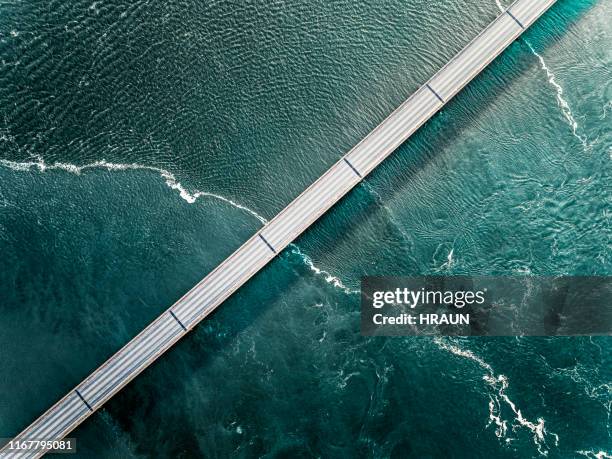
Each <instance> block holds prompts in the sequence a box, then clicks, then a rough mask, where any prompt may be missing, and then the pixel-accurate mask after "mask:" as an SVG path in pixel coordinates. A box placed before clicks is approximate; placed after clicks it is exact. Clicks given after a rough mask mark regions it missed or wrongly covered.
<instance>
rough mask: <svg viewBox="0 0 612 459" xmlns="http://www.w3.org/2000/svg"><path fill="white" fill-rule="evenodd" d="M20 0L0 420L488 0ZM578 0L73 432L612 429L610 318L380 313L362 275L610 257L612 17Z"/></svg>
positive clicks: (252, 217) (7, 428) (317, 164)
mask: <svg viewBox="0 0 612 459" xmlns="http://www.w3.org/2000/svg"><path fill="white" fill-rule="evenodd" d="M470 3H471V4H470V5H465V4H464V3H463V2H459V1H456V0H452V1H445V2H440V3H435V2H424V1H421V2H411V3H409V4H406V3H404V2H399V1H394V0H389V1H386V2H379V3H377V5H375V6H372V5H371V4H367V3H366V2H355V1H352V2H349V1H340V2H323V1H320V2H314V1H309V2H299V3H298V2H295V3H285V2H274V3H268V4H263V3H255V2H243V3H239V4H237V5H235V4H232V5H230V4H228V3H222V2H212V3H209V4H206V5H204V4H200V3H198V2H189V1H184V2H175V1H170V2H156V1H149V2H115V3H108V2H105V1H98V2H93V3H91V2H84V3H83V2H78V1H75V2H67V3H61V2H57V1H52V2H42V1H28V2H15V3H13V2H3V3H0V101H1V103H0V116H1V121H0V158H1V162H0V254H1V256H0V286H1V287H2V289H1V290H0V291H2V297H1V301H0V308H2V310H1V313H2V317H3V319H4V320H3V321H2V322H1V323H0V355H1V356H2V362H3V365H2V366H1V367H0V394H2V395H1V396H0V436H12V435H14V434H16V433H17V432H18V431H19V430H20V429H21V428H22V427H24V426H25V425H26V424H27V423H28V422H30V421H31V420H32V419H34V418H35V417H36V416H37V415H38V414H40V413H41V412H42V411H43V410H44V409H46V408H47V407H48V406H49V405H50V404H52V403H53V402H55V401H56V400H57V399H58V398H59V397H61V396H62V395H63V394H64V393H65V392H67V391H68V390H70V389H71V388H72V387H73V386H74V385H75V384H76V383H78V382H79V381H80V380H81V379H82V378H83V377H84V376H86V375H87V374H88V373H89V372H90V371H91V370H93V369H94V368H95V367H96V366H97V365H98V364H99V363H101V362H102V361H104V360H105V359H106V358H107V357H108V356H110V355H111V354H112V353H113V352H114V351H115V350H117V349H118V348H119V347H120V346H121V345H122V344H124V343H125V342H126V341H128V340H129V339H130V338H131V337H132V336H133V335H134V334H135V333H137V332H138V331H139V330H140V329H141V328H142V327H143V326H145V325H146V324H147V323H148V322H149V321H150V320H152V319H153V318H154V317H156V316H157V315H158V314H159V313H160V312H161V311H162V310H164V309H165V308H166V307H167V306H169V305H170V304H172V303H173V302H174V301H175V300H176V299H177V298H179V297H180V296H181V295H182V293H184V292H185V291H186V290H188V289H189V288H190V287H191V286H192V285H193V284H194V283H195V282H196V281H197V280H199V279H200V278H201V277H203V275H205V274H206V273H207V272H208V271H210V270H211V269H212V268H214V266H216V264H217V263H219V262H220V261H221V260H223V259H224V258H225V257H226V256H227V255H229V254H230V253H231V252H232V251H233V250H234V249H235V248H237V247H238V246H239V245H240V244H241V243H242V242H243V241H244V240H245V239H246V238H247V237H249V236H250V235H251V234H252V233H253V232H254V231H255V230H256V229H258V228H259V227H260V226H261V225H262V222H263V221H265V220H266V219H268V218H271V217H272V216H273V215H274V214H275V213H276V212H278V211H279V210H280V209H281V208H282V207H283V206H284V205H285V204H287V203H288V202H289V201H290V200H291V199H292V198H293V197H294V196H296V195H297V194H298V193H299V192H300V191H302V190H303V189H304V188H305V187H306V186H307V185H308V184H310V183H311V182H312V181H313V180H314V179H315V178H316V177H318V176H319V175H320V173H321V172H323V171H324V170H325V169H326V168H327V167H328V166H329V165H330V164H331V163H333V162H334V161H335V160H336V159H337V158H338V157H339V156H340V155H341V154H342V153H343V152H344V151H346V150H348V149H349V148H350V147H351V146H352V145H354V144H355V143H356V142H357V141H359V140H360V139H361V138H362V137H363V136H364V135H365V134H366V133H367V132H369V130H371V129H372V128H373V127H374V126H375V125H376V124H377V123H378V122H379V121H380V120H382V119H383V118H384V117H385V116H386V115H387V114H388V113H389V112H390V111H391V110H392V109H393V108H394V107H395V106H397V105H398V104H399V103H401V101H402V100H403V99H405V98H406V97H407V96H408V95H409V94H410V93H411V92H413V91H414V90H415V89H416V88H417V87H418V86H419V85H420V84H421V83H422V82H423V81H424V80H425V79H426V78H427V77H428V76H430V75H431V74H432V73H433V72H435V70H436V69H437V68H439V67H440V66H441V65H442V64H443V63H444V62H445V61H446V60H447V59H448V58H450V57H451V56H452V55H453V54H454V53H455V52H457V51H458V50H459V49H461V47H462V46H463V45H465V44H466V43H467V42H468V41H469V39H470V38H472V37H473V36H474V35H476V34H477V33H478V31H479V30H480V29H481V28H483V27H484V26H485V25H486V24H487V23H488V22H489V21H490V20H492V19H493V18H494V17H495V15H496V14H497V12H498V7H497V5H496V4H495V2H494V1H491V2H470ZM611 14H612V5H611V4H610V2H606V1H599V2H596V1H572V0H560V1H559V2H558V4H557V5H556V6H554V7H553V8H552V9H551V11H549V12H548V13H547V14H546V16H544V17H543V18H542V19H541V20H540V21H539V22H538V23H537V24H536V25H535V26H534V28H533V29H531V30H530V31H528V32H527V33H526V34H525V36H524V37H523V38H521V39H520V40H519V41H517V42H516V43H514V44H513V45H512V46H511V47H510V48H509V49H508V50H507V52H505V53H504V54H503V56H501V57H500V58H499V59H498V60H496V61H495V63H494V64H493V65H492V66H491V67H490V68H489V69H487V70H486V71H485V72H484V73H483V74H482V75H481V76H479V77H478V78H477V80H476V81H475V82H474V83H473V84H471V85H470V86H468V87H467V88H466V90H465V91H464V92H463V93H462V94H460V95H459V96H458V97H457V98H456V99H455V100H454V101H452V102H451V103H450V104H449V105H448V106H447V107H446V108H445V109H444V110H443V111H442V112H441V113H440V114H438V115H437V116H436V117H434V119H432V120H431V121H430V122H429V123H427V125H426V126H425V127H424V128H423V129H421V130H420V131H419V132H418V133H417V134H415V135H414V136H413V137H412V139H411V140H410V141H409V142H407V143H406V144H405V145H403V146H402V147H401V148H400V149H399V150H398V151H397V152H396V153H395V154H394V155H393V156H392V157H391V158H390V159H389V160H387V161H386V162H385V163H384V164H383V165H382V166H381V167H380V168H379V169H377V170H376V171H375V172H374V173H373V174H372V175H371V176H370V177H368V179H367V180H366V181H365V183H364V184H362V185H360V186H359V187H358V188H357V189H355V190H354V191H353V192H351V193H350V195H349V196H347V197H346V198H345V199H344V200H343V201H342V202H341V203H340V204H339V205H338V206H336V207H335V208H334V209H333V210H332V211H331V212H330V213H329V214H327V215H326V216H324V217H323V218H322V219H321V220H320V221H319V222H318V223H317V224H316V225H315V226H313V228H312V229H311V230H309V231H308V232H307V233H306V234H305V235H304V236H302V237H301V238H300V239H299V240H298V241H297V243H296V245H294V246H291V247H290V248H289V249H288V250H287V251H285V252H284V253H283V254H282V255H281V256H280V257H279V258H278V259H276V260H275V261H274V262H272V263H271V265H270V266H269V267H267V268H266V269H265V270H264V271H263V272H262V273H260V274H259V275H257V276H256V277H255V278H254V279H253V280H252V281H251V282H249V283H248V284H247V285H246V286H245V287H244V288H243V289H242V290H240V291H239V292H238V293H237V294H236V295H234V296H233V297H232V298H230V300H228V301H227V302H226V304H224V305H223V307H222V308H220V309H219V310H218V312H216V313H215V314H214V315H213V317H211V318H210V319H208V320H206V321H205V322H204V323H202V324H201V325H200V326H199V327H198V328H197V329H196V330H195V331H194V332H192V333H191V334H190V335H189V337H187V338H186V339H184V340H183V341H182V342H180V343H179V344H178V345H177V346H176V347H175V348H174V349H172V350H171V351H170V352H169V353H168V354H167V355H166V356H165V357H164V358H163V359H161V360H160V361H159V362H158V363H156V364H155V365H154V366H153V367H152V368H150V369H149V370H148V371H147V372H146V373H144V374H143V375H142V376H140V377H139V378H138V379H137V380H136V381H134V382H133V383H132V384H131V385H130V386H128V387H127V388H126V389H124V390H123V391H122V392H121V393H120V394H119V395H117V396H116V397H115V398H114V399H113V400H112V401H111V402H109V403H108V404H107V405H106V407H105V408H104V409H103V410H101V411H100V412H98V413H96V414H94V415H93V416H92V417H91V418H90V419H89V420H88V421H87V422H86V423H85V424H84V425H82V426H81V427H79V428H78V429H77V431H75V433H74V435H75V436H76V437H77V438H78V449H79V451H80V452H79V454H78V456H80V457H109V458H110V457H169V458H170V457H172V458H174V457H197V456H205V457H227V456H230V455H236V456H241V457H253V456H262V455H267V456H272V457H289V456H291V457H294V456H304V457H310V456H324V457H350V456H364V457H441V456H449V457H539V456H548V457H564V458H565V457H597V454H599V457H607V456H606V454H607V455H608V456H610V455H612V446H611V445H612V440H611V434H612V433H611V425H610V423H611V418H610V416H611V409H612V398H611V395H612V393H611V392H612V372H611V370H610V369H611V368H612V361H611V360H612V359H611V358H610V350H611V343H610V340H609V339H608V338H588V337H585V338H571V339H568V338H548V339H546V338H541V339H534V338H516V339H440V340H435V339H422V338H418V339H413V338H376V339H366V338H364V337H361V336H360V335H359V297H358V295H357V294H356V293H355V291H356V289H357V288H358V285H359V279H360V277H361V276H362V275H366V274H367V275H374V274H396V275H410V274H429V273H442V274H445V273H448V274H513V273H516V274H519V273H533V274H557V273H563V274H598V275H609V274H612V229H611V228H612V226H611V224H610V223H611V222H610V220H611V218H612V214H611V210H610V203H611V201H612V187H611V185H610V184H611V178H612V156H611V155H612V150H611V146H612V130H611V126H612V124H611V123H610V120H611V119H612V118H611V117H612V105H611V102H610V101H611V100H612V83H611V82H612V78H611V77H612V75H611V73H612V70H610V69H611V68H612V67H611V65H610V64H611V61H612V51H611V48H610V46H609V43H610V40H611V38H612V37H611V35H612V30H611V26H610V23H609V20H608V18H609V17H610V16H611Z"/></svg>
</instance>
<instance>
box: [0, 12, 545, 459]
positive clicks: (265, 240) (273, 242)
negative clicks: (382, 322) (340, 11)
mask: <svg viewBox="0 0 612 459" xmlns="http://www.w3.org/2000/svg"><path fill="white" fill-rule="evenodd" d="M555 1H556V0H517V1H515V2H514V3H513V4H512V5H511V6H510V7H509V8H507V9H506V10H505V11H504V12H503V13H502V14H500V15H499V16H498V17H497V18H496V19H495V20H494V21H493V22H492V23H491V24H489V25H488V26H487V27H486V28H485V29H484V30H483V31H482V32H481V33H480V34H479V35H478V36H476V37H475V38H474V39H473V40H472V41H471V42H470V43H469V44H468V45H467V46H466V47H465V48H463V50H461V51H460V52H459V53H458V54H457V55H456V56H455V57H454V58H452V59H451V60H450V61H449V62H448V63H447V64H446V65H445V66H444V67H442V68H441V69H440V70H439V71H438V72H437V73H436V74H435V75H434V76H433V77H431V78H430V79H429V81H427V82H426V83H425V84H423V86H421V87H420V88H419V89H418V90H417V91H416V92H415V93H413V94H412V95H411V96H410V97H409V98H408V99H407V100H406V101H405V102H404V103H402V104H401V105H400V106H399V107H398V108H397V109H396V110H395V111H394V112H393V113H391V115H389V116H388V117H387V118H386V119H385V120H384V121H383V122H382V123H380V124H379V125H378V126H377V127H376V128H375V129H374V130H373V131H372V132H370V134H368V135H367V137H365V138H364V139H363V140H362V141H361V142H359V143H358V144H357V145H356V146H355V147H354V148H352V149H351V150H350V151H349V152H348V153H346V154H345V155H344V156H343V157H342V158H341V159H340V160H339V161H338V162H336V163H335V164H334V165H333V166H331V167H330V168H329V170H327V172H325V173H324V174H323V175H322V176H321V177H319V179H317V180H316V181H315V182H314V183H313V184H312V185H310V186H309V187H308V188H307V189H306V190H305V191H304V192H302V194H300V195H299V196H298V197H297V198H295V199H294V200H293V201H292V202H291V203H290V204H289V205H288V206H287V207H285V208H284V209H283V210H282V211H281V212H280V213H279V214H278V215H277V216H276V217H274V219H272V220H271V221H269V222H268V223H267V224H265V225H264V226H263V227H262V228H261V229H260V230H259V231H258V232H257V233H255V234H254V235H253V236H252V237H251V238H250V239H249V240H247V241H246V242H245V243H244V244H243V245H242V246H241V247H240V248H239V249H237V250H236V251H235V252H234V253H233V254H232V255H231V256H230V257H228V258H227V259H226V260H225V261H223V262H222V263H221V264H220V265H219V266H217V268H215V269H214V270H213V271H212V272H211V273H210V274H208V275H207V276H206V277H205V278H204V279H203V280H201V281H200V282H199V283H198V284H197V285H196V286H195V287H193V288H192V289H191V290H190V291H189V292H187V293H186V294H185V295H184V296H183V297H182V298H181V299H179V300H178V301H177V302H176V303H175V304H174V305H172V307H170V308H169V309H168V310H166V311H165V312H164V313H163V314H161V315H160V316H159V317H158V318H157V319H155V320H154V321H153V322H152V323H151V324H150V325H148V326H147V327H146V328H145V329H144V330H142V331H141V332H140V333H139V334H138V335H137V336H136V337H134V338H133V339H132V340H131V341H130V342H129V343H127V344H126V345H125V346H124V347H123V348H121V349H120V350H119V351H117V353H116V354H114V355H113V356H112V357H111V358H109V359H108V360H107V361H106V362H104V363H103V364H102V365H101V366H100V367H99V368H98V369H96V370H95V371H94V372H93V373H91V375H89V376H88V377H87V378H86V379H85V380H84V381H82V382H81V383H80V384H79V385H77V386H76V387H75V388H74V389H73V390H71V391H70V392H69V393H68V394H66V395H65V396H64V397H63V398H62V399H61V400H59V401H58V402H57V403H56V404H55V405H53V406H52V407H51V408H49V409H48V410H47V411H46V412H45V413H43V414H42V415H41V416H40V417H39V418H38V419H36V420H35V421H34V422H33V423H32V424H31V425H30V426H28V427H27V428H26V429H25V430H24V431H23V432H21V433H20V434H19V435H17V437H15V439H14V440H16V441H20V442H23V441H27V440H49V439H61V438H63V437H65V436H66V435H67V434H68V433H69V432H71V431H72V430H73V429H75V428H76V427H77V426H78V425H79V424H80V423H82V422H83V421H84V420H85V419H87V418H88V417H89V416H90V415H91V414H92V413H93V412H95V411H96V410H97V409H99V408H100V407H101V406H102V405H103V404H104V403H105V402H106V401H107V400H109V399H110V398H111V397H112V396H113V395H115V394H116V393H117V392H118V391H119V390H121V388H123V387H124V386H125V385H126V384H128V383H129V382H130V381H131V380H132V379H134V378H135V377H136V376H137V375H138V374H140V372H142V371H143V370H144V369H145V368H147V367H148V366H149V365H151V363H153V362H154V361H155V360H156V359H157V358H159V357H160V356H161V355H162V354H163V353H164V352H165V351H167V350H168V349H169V348H170V347H171V346H172V345H173V344H174V343H176V342H177V341H178V340H179V339H181V338H182V337H183V336H185V335H186V334H187V333H188V332H189V331H190V330H191V329H193V327H195V326H196V325H197V324H198V323H199V322H200V321H202V320H203V319H204V318H205V317H206V316H208V315H209V314H210V313H211V312H213V311H214V310H215V309H216V308H217V307H218V306H219V305H220V304H221V303H222V302H223V301H224V300H225V299H226V298H228V297H229V296H230V295H231V294H232V293H233V292H235V291H236V290H237V289H238V288H239V287H240V286H242V285H243V284H244V283H245V282H247V281H248V280H249V279H250V278H251V277H252V276H253V275H254V274H255V273H257V272H258V271H259V270H261V269H262V268H263V267H264V266H265V265H266V264H267V263H269V262H270V260H272V259H273V258H274V257H275V256H277V255H278V254H279V253H280V252H281V251H282V250H283V249H284V248H285V247H286V246H287V245H288V244H289V243H290V242H292V241H293V240H294V239H295V238H297V237H298V236H299V235H300V234H301V233H302V232H304V231H305V230H306V229H307V228H308V227H309V226H310V225H312V224H313V223H314V222H315V221H316V220H317V219H318V218H319V217H320V216H321V215H323V214H324V213H325V212H326V211H327V210H328V209H329V208H330V207H332V206H333V205H334V204H335V203H336V202H338V200H340V199H341V198H342V197H343V196H344V195H345V194H347V193H348V192H349V191H350V190H351V189H352V188H353V187H354V186H355V185H357V184H358V183H359V182H360V181H361V180H363V178H364V177H365V176H366V175H368V174H369V173H370V172H371V171H372V170H373V169H374V168H375V167H376V166H378V165H379V164H380V163H381V162H382V161H383V160H384V159H385V158H386V157H387V156H389V155H390V154H391V153H392V152H393V151H394V150H395V149H396V148H397V147H398V146H399V145H401V144H402V143H403V142H404V141H406V139H408V137H410V136H411V135H412V133H414V132H415V131H416V130H417V129H418V128H419V127H420V126H421V125H422V124H423V123H425V122H426V121H427V120H428V119H429V118H431V117H432V116H433V115H434V114H435V113H436V112H437V111H438V110H440V108H441V107H443V106H444V105H445V104H446V103H447V102H448V101H449V100H450V99H451V98H452V97H453V96H454V95H455V94H457V93H458V92H459V91H460V90H461V89H462V88H463V87H464V86H465V85H466V84H468V83H469V82H470V81H471V80H472V79H473V78H474V77H475V76H476V75H478V74H479V73H480V72H481V71H482V70H483V69H484V68H485V67H486V66H487V65H488V64H489V63H490V62H491V61H492V60H493V59H495V58H496V57H497V56H498V55H499V54H500V53H501V52H502V51H503V50H504V49H505V48H506V47H507V46H508V45H510V43H512V42H513V41H514V40H515V39H516V38H517V37H519V36H520V35H521V34H522V33H523V32H524V31H525V29H527V28H528V27H529V26H530V25H531V24H533V22H534V21H536V20H537V19H538V17H540V15H542V14H543V13H544V12H545V11H546V10H547V9H548V8H549V7H550V6H551V5H552V4H553V3H555ZM44 453H45V451H44V450H43V449H40V448H35V447H33V448H31V449H28V450H22V451H16V450H10V449H9V444H7V445H6V446H5V447H4V448H3V449H2V450H0V457H2V458H13V457H15V458H16V457H40V456H42V455H43V454H44Z"/></svg>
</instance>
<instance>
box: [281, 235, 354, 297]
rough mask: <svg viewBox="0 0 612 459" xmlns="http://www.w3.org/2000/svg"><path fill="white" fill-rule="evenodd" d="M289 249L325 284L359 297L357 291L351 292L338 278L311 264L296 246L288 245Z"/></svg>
mask: <svg viewBox="0 0 612 459" xmlns="http://www.w3.org/2000/svg"><path fill="white" fill-rule="evenodd" d="M289 247H290V248H291V251H292V252H293V253H294V254H296V255H297V256H298V257H300V258H301V259H302V261H303V262H304V264H305V265H306V266H308V267H309V268H310V269H311V271H313V272H314V273H315V274H317V275H320V276H323V278H324V279H325V282H327V283H328V284H331V285H333V286H334V287H336V288H339V289H340V290H342V291H344V293H346V294H347V295H359V294H360V293H361V292H360V291H359V290H353V289H350V288H349V287H347V286H346V285H345V284H344V283H343V282H342V281H341V280H340V278H338V277H336V276H334V275H333V274H330V273H329V272H327V271H325V270H324V269H321V268H317V266H315V264H314V263H313V262H312V259H311V258H310V257H309V256H308V255H306V254H305V253H304V252H302V251H301V250H300V248H299V247H298V246H297V245H296V244H289Z"/></svg>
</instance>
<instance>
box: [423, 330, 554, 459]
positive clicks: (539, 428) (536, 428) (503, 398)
mask: <svg viewBox="0 0 612 459" xmlns="http://www.w3.org/2000/svg"><path fill="white" fill-rule="evenodd" d="M434 342H435V343H436V345H437V346H438V347H439V348H440V349H442V350H445V351H447V352H450V353H451V354H454V355H456V356H459V357H463V358H466V359H469V360H472V361H473V362H476V363H477V364H478V366H480V367H481V368H482V369H483V370H485V372H486V373H485V375H484V376H483V377H482V379H483V380H484V381H485V382H486V383H487V384H488V385H489V386H490V387H492V388H493V389H494V390H495V392H494V393H493V394H492V395H490V396H489V423H488V424H487V427H488V426H490V425H491V424H495V426H496V428H495V435H496V436H497V437H498V438H500V439H501V438H505V440H506V442H510V441H512V438H508V437H507V433H508V421H506V420H504V419H503V417H502V406H503V407H505V409H508V408H509V409H510V411H511V412H512V415H513V417H514V419H513V420H512V426H511V427H512V431H516V430H517V429H518V428H521V427H524V428H526V429H528V430H529V431H531V433H532V434H533V441H534V443H535V445H536V448H537V449H538V452H539V453H540V454H541V455H542V456H548V450H549V447H548V445H547V444H546V439H547V435H550V436H551V437H552V438H553V440H554V444H555V446H557V445H558V444H559V436H558V435H557V434H555V433H552V432H547V431H546V428H545V423H544V419H543V418H538V419H537V422H533V421H530V420H529V419H527V418H525V417H524V416H523V414H522V413H521V410H520V409H519V408H518V407H517V405H516V403H514V402H513V401H512V400H511V399H510V397H508V395H507V394H506V390H507V389H508V386H509V382H508V378H507V376H505V375H503V374H499V375H498V374H496V373H495V371H494V370H493V367H492V366H491V365H490V364H489V363H487V362H486V361H485V360H483V359H482V358H481V357H479V356H478V355H476V354H474V353H473V352H472V351H470V350H468V349H462V348H460V347H458V346H456V345H454V344H451V343H450V342H449V341H443V340H442V339H440V338H436V339H435V340H434Z"/></svg>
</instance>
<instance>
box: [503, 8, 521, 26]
mask: <svg viewBox="0 0 612 459" xmlns="http://www.w3.org/2000/svg"><path fill="white" fill-rule="evenodd" d="M506 13H508V16H510V17H511V18H512V19H514V22H516V23H517V24H518V25H519V26H520V28H521V29H523V30H525V26H524V25H523V24H521V21H519V20H518V19H517V18H516V16H514V15H513V14H512V13H511V12H510V10H506Z"/></svg>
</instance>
